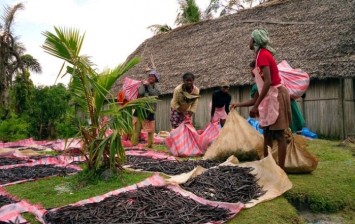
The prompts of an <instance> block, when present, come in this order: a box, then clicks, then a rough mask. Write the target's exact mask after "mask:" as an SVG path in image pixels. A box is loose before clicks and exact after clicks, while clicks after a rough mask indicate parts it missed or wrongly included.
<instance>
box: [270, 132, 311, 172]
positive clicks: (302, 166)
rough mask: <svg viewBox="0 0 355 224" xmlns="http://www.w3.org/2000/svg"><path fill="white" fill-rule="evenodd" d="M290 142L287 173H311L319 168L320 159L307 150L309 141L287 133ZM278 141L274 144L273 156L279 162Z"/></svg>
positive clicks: (286, 165) (286, 166)
mask: <svg viewBox="0 0 355 224" xmlns="http://www.w3.org/2000/svg"><path fill="white" fill-rule="evenodd" d="M286 138H287V140H288V142H289V143H288V144H287V152H286V159H285V171H286V173H310V172H312V171H313V170H315V169H316V168H317V165H318V158H317V157H315V156H314V155H312V154H311V153H310V152H308V151H307V150H306V147H307V141H308V140H307V139H306V138H305V137H303V136H301V135H297V134H292V133H290V132H289V131H287V132H286ZM277 149H278V147H277V141H274V142H273V147H272V155H273V157H274V159H275V161H278V153H277Z"/></svg>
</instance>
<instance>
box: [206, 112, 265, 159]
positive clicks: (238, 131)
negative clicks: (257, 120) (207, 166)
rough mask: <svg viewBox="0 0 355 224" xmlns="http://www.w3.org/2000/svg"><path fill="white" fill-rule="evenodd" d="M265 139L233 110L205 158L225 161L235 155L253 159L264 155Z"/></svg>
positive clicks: (239, 157) (240, 157)
mask: <svg viewBox="0 0 355 224" xmlns="http://www.w3.org/2000/svg"><path fill="white" fill-rule="evenodd" d="M263 141H264V140H263V136H262V135H261V134H259V132H258V131H257V130H255V129H254V128H253V127H252V126H251V125H250V124H249V123H248V122H247V120H245V119H244V118H243V117H242V116H240V115H239V114H238V112H237V111H236V110H232V111H230V112H229V114H228V116H227V120H226V123H225V124H224V126H223V128H222V129H221V131H220V133H219V135H218V137H217V139H216V140H214V142H213V143H212V144H211V146H210V147H208V149H207V151H206V153H205V155H204V156H203V159H211V160H219V161H225V160H226V159H227V158H228V157H229V156H231V155H234V156H236V157H237V158H238V159H239V160H240V161H253V160H256V159H259V158H262V157H263Z"/></svg>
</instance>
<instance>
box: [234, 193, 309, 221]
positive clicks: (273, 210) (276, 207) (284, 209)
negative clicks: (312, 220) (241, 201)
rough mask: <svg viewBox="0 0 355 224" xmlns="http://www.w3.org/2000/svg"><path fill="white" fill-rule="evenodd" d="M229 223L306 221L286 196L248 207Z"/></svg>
mask: <svg viewBox="0 0 355 224" xmlns="http://www.w3.org/2000/svg"><path fill="white" fill-rule="evenodd" d="M228 223H229V224H255V223H265V224H266V223H267V224H279V223H295V224H301V223H304V220H303V219H302V217H300V216H299V215H298V214H297V211H296V209H295V208H294V207H293V206H292V205H291V204H290V203H289V202H288V201H287V200H286V199H285V198H284V197H278V198H276V199H274V200H271V201H267V202H263V203H260V204H257V205H256V206H254V207H252V208H248V209H243V210H241V211H240V212H239V213H238V214H237V215H236V216H235V217H234V218H233V219H232V220H230V221H229V222H228Z"/></svg>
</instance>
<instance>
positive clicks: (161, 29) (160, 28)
mask: <svg viewBox="0 0 355 224" xmlns="http://www.w3.org/2000/svg"><path fill="white" fill-rule="evenodd" d="M148 29H150V30H151V31H152V32H153V33H154V34H160V33H166V32H169V31H170V30H172V29H171V27H170V26H168V25H167V24H165V25H159V24H154V25H151V26H148Z"/></svg>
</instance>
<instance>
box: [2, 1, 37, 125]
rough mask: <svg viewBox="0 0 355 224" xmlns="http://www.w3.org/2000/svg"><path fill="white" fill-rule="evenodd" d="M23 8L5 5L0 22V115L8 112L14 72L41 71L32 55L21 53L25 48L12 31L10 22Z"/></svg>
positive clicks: (21, 6)
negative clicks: (0, 109) (0, 21)
mask: <svg viewBox="0 0 355 224" xmlns="http://www.w3.org/2000/svg"><path fill="white" fill-rule="evenodd" d="M21 9H24V6H23V4H22V3H18V4H16V5H14V6H13V7H9V6H5V7H4V15H3V16H2V17H1V19H2V23H0V106H1V108H2V111H0V113H1V117H2V118H6V117H7V116H8V114H9V89H10V88H11V86H12V81H13V78H14V74H18V75H25V74H26V68H27V69H29V70H33V71H35V72H38V73H40V72H41V66H40V65H39V63H38V62H37V60H36V59H34V58H33V57H32V56H29V55H23V52H24V51H25V48H24V47H23V46H22V44H21V43H20V42H18V40H17V37H15V36H14V33H13V32H12V24H13V22H14V19H15V14H16V12H17V11H18V10H21Z"/></svg>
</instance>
